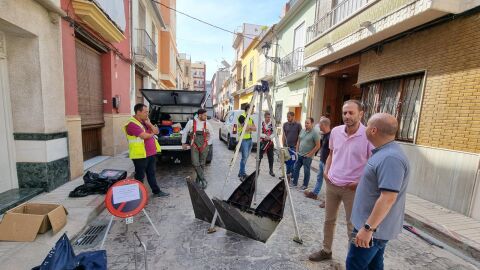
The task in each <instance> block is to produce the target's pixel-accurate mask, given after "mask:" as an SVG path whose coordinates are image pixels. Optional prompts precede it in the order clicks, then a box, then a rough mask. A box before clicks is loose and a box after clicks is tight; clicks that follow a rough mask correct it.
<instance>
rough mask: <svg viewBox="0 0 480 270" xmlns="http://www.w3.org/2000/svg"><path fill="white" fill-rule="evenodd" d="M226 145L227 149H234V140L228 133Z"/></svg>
mask: <svg viewBox="0 0 480 270" xmlns="http://www.w3.org/2000/svg"><path fill="white" fill-rule="evenodd" d="M227 147H228V150H233V149H235V141H234V139H233V138H230V134H228V137H227Z"/></svg>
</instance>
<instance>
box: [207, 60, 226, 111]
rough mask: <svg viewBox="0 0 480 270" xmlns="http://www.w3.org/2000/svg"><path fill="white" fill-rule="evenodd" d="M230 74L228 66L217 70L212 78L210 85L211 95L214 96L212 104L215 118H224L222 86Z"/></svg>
mask: <svg viewBox="0 0 480 270" xmlns="http://www.w3.org/2000/svg"><path fill="white" fill-rule="evenodd" d="M228 76H229V71H228V69H227V68H223V69H219V70H217V71H216V72H215V73H214V74H213V76H212V79H211V80H210V87H211V88H212V90H211V97H212V105H213V111H214V115H215V118H217V119H222V117H223V113H224V109H223V104H222V101H223V95H222V88H223V84H224V82H225V81H226V79H227V78H228Z"/></svg>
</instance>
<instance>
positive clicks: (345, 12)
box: [307, 0, 377, 42]
mask: <svg viewBox="0 0 480 270" xmlns="http://www.w3.org/2000/svg"><path fill="white" fill-rule="evenodd" d="M375 1H377V0H343V1H341V2H340V3H339V4H338V5H336V6H335V7H334V8H333V9H332V10H330V11H329V12H327V14H325V15H323V16H322V17H321V18H319V19H317V20H315V23H314V24H313V25H311V26H309V27H308V28H307V42H310V41H312V40H314V39H315V38H317V37H319V36H321V35H322V34H323V33H325V32H327V31H328V30H330V29H332V28H333V27H335V26H336V25H338V24H339V23H341V22H343V21H345V20H346V19H348V18H349V17H351V16H353V15H354V14H355V13H356V12H358V11H360V10H361V9H362V8H364V7H366V6H367V4H370V3H372V2H375Z"/></svg>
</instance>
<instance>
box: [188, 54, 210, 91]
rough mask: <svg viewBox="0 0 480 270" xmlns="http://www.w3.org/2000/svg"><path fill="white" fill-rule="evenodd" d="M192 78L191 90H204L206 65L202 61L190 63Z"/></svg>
mask: <svg viewBox="0 0 480 270" xmlns="http://www.w3.org/2000/svg"><path fill="white" fill-rule="evenodd" d="M191 70H192V80H193V90H195V91H205V90H206V85H205V76H206V72H207V66H206V65H205V62H203V61H197V62H193V63H192V68H191Z"/></svg>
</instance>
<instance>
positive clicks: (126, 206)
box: [105, 179, 148, 218]
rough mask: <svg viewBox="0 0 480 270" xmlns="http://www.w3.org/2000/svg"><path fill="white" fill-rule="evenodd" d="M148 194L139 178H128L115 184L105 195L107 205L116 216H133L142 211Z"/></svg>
mask: <svg viewBox="0 0 480 270" xmlns="http://www.w3.org/2000/svg"><path fill="white" fill-rule="evenodd" d="M147 200H148V196H147V190H146V189H145V186H144V185H143V184H142V183H141V182H140V181H137V180H134V179H126V180H121V181H118V182H117V183H115V184H113V185H112V186H111V187H110V188H109V189H108V191H107V196H105V206H106V207H107V210H108V211H109V212H110V213H111V214H112V215H114V216H116V217H120V218H127V217H132V216H135V215H136V214H138V212H140V211H142V209H143V208H144V207H145V205H146V204H147Z"/></svg>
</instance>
